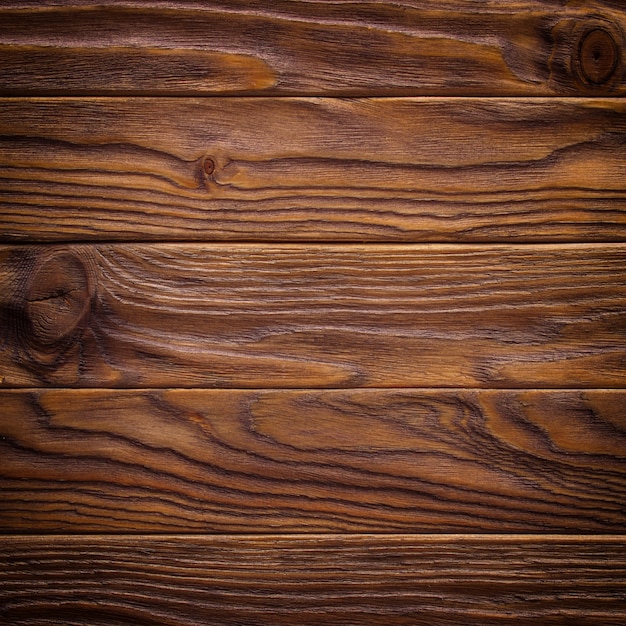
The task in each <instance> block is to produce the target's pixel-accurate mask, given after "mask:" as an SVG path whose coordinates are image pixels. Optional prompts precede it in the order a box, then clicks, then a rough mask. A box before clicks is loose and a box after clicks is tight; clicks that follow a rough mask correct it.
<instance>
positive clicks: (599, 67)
mask: <svg viewBox="0 0 626 626" xmlns="http://www.w3.org/2000/svg"><path fill="white" fill-rule="evenodd" d="M618 58H619V51H618V47H617V44H616V43H615V40H614V39H613V37H612V36H611V34H610V33H609V32H608V31H606V30H605V29H603V28H593V29H592V30H588V31H587V32H586V33H585V34H583V36H582V37H581V39H580V44H579V48H578V66H579V72H580V75H581V77H582V79H583V80H585V81H586V82H588V83H591V84H592V85H604V84H605V83H606V82H607V81H608V80H609V79H610V78H611V76H613V74H614V73H615V68H616V67H617V61H618Z"/></svg>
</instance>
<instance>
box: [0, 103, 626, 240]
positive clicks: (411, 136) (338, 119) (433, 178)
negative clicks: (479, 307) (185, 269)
mask: <svg viewBox="0 0 626 626" xmlns="http://www.w3.org/2000/svg"><path fill="white" fill-rule="evenodd" d="M625 145H626V101H623V100H619V99H612V100H607V99H560V100H556V99H550V100H548V99H527V100H518V99H516V100H507V99H475V98H474V99H472V98H466V99H463V98H461V99H456V98H453V99H446V98H443V99H438V98H429V99H363V100H341V99H331V98H319V99H317V98H312V99H306V98H305V99H299V98H296V99H273V98H269V99H265V98H248V99H233V98H230V99H229V98H217V99H207V100H198V99H124V98H122V99H62V100H53V99H35V100H32V99H7V100H3V101H0V240H3V241H5V242H11V241H16V242H19V241H59V240H66V241H67V240H74V241H76V240H79V241H85V240H108V241H111V240H126V241H137V240H161V241H162V240H195V241H198V240H241V241H243V240H245V241H252V240H266V241H268V240H269V241H276V240H307V241H311V240H319V241H348V240H350V241H368V240H369V241H375V240H384V241H394V240H395V241H440V242H441V241H452V242H453V241H470V242H481V241H482V242H497V241H537V242H547V241H624V240H626V150H625V148H624V146H625Z"/></svg>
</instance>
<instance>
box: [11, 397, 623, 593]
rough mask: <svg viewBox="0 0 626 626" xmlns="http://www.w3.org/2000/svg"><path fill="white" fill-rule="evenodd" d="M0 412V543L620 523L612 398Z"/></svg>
mask: <svg viewBox="0 0 626 626" xmlns="http://www.w3.org/2000/svg"><path fill="white" fill-rule="evenodd" d="M0 403H1V404H2V406H3V420H2V422H0V487H1V488H2V491H3V497H2V498H1V499H0V530H2V531H5V532H26V533H29V532H31V533H32V532H67V533H70V532H112V531H121V532H216V531H217V532H272V531H274V532H276V531H279V532H285V531H289V532H294V533H301V532H311V531H314V532H318V531H321V532H328V531H376V532H381V531H385V532H394V531H396V532H397V531H404V532H468V531H472V532H485V531H487V532H494V531H497V532H505V531H508V532H520V531H521V532H529V531H532V532H568V533H576V532H605V533H606V532H621V531H622V530H623V529H624V527H625V525H626V414H625V413H624V406H626V391H611V390H605V391H601V390H593V391H581V390H571V391H567V390H564V391H480V390H448V391H443V390H416V389H412V390H363V389H360V390H349V391H330V390H317V391H316V390H299V391H282V390H277V391H269V390H249V391H243V390H231V391H227V390H213V391H212V390H145V391H138V390H110V391H106V390H82V391H77V390H48V391H43V390H28V391H26V390H24V391H17V390H14V391H4V392H2V393H0ZM468 566H469V564H468ZM259 575H260V576H262V572H259ZM625 590H626V589H625Z"/></svg>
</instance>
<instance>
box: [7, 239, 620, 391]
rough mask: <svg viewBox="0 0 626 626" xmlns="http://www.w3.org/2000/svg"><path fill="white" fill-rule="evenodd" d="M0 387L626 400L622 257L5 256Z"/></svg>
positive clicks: (62, 250) (193, 252)
mask: <svg viewBox="0 0 626 626" xmlns="http://www.w3.org/2000/svg"><path fill="white" fill-rule="evenodd" d="M0 294H1V297H2V302H1V304H0V311H1V312H2V322H3V323H2V324H1V325H0V332H1V333H2V335H1V336H0V338H1V339H2V341H1V343H0V367H1V368H2V377H3V381H2V384H3V385H4V386H5V387H24V386H26V387H29V386H46V385H51V386H79V387H172V386H175V387H248V388H249V387H466V386H470V387H500V388H506V387H522V388H526V387H531V388H532V387H539V388H555V387H556V388H558V387H624V386H626V341H625V339H626V246H624V245H619V244H607V245H599V244H598V245H595V246H591V245H573V244H562V245H554V246H541V245H534V246H478V245H476V246H455V245H441V246H420V245H385V246H381V245H378V246H376V245H365V246H361V245H343V246H327V245H302V244H300V245H295V244H291V245H266V246H260V245H259V246H255V245H245V244H240V245H202V244H137V245H132V244H108V245H98V246H87V245H76V246H65V247H54V246H5V247H2V248H1V249H0Z"/></svg>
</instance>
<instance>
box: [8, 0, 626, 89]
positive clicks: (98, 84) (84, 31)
mask: <svg viewBox="0 0 626 626" xmlns="http://www.w3.org/2000/svg"><path fill="white" fill-rule="evenodd" d="M625 29H626V11H625V9H624V6H623V3H621V2H619V1H615V0H614V1H611V0H605V1H600V0H595V1H590V2H568V3H564V2H553V1H550V0H519V1H513V0H508V1H502V0H491V1H490V2H467V1H464V0H447V1H446V2H445V3H443V2H438V1H435V0H421V1H409V0H404V1H398V2H390V1H387V2H376V3H374V2H362V1H361V2H359V1H356V2H305V1H295V0H274V1H272V2H264V1H262V0H253V1H251V0H220V1H219V2H216V1H212V2H205V3H198V2H192V1H184V0H183V1H180V0H179V1H172V2H167V3H165V2H156V1H146V0H144V1H140V0H133V1H132V2H130V1H128V2H119V1H118V0H107V1H104V2H99V3H98V6H94V5H93V3H84V2H75V1H73V0H65V1H62V2H54V3H43V2H33V1H31V2H11V1H5V2H3V3H2V8H1V10H0V66H2V73H1V74H0V94H3V95H16V94H18V95H19V94H31V95H45V94H48V95H68V94H74V95H94V94H104V95H106V94H113V95H119V94H129V95H130V94H132V95H141V94H144V95H158V94H162V95H191V94H263V93H268V94H273V95H277V94H282V95H290V94H295V95H303V94H307V95H319V94H323V95H352V96H354V95H374V94H379V95H480V96H485V95H507V96H523V95H554V94H572V93H574V94H576V93H583V94H585V93H586V94H598V93H599V94H612V95H618V94H623V93H624V92H625V87H626V84H625V80H624V76H625V64H624V58H623V50H624V34H623V33H624V30H625ZM590 33H593V34H592V35H591V39H589V34H590Z"/></svg>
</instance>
